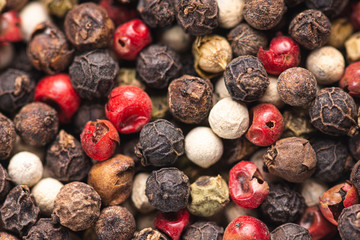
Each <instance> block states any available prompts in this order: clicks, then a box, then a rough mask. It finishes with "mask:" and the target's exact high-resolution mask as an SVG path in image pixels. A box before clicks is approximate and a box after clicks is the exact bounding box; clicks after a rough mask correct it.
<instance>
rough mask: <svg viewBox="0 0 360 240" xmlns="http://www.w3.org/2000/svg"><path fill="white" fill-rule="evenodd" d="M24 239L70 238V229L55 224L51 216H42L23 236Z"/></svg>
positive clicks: (53, 239)
mask: <svg viewBox="0 0 360 240" xmlns="http://www.w3.org/2000/svg"><path fill="white" fill-rule="evenodd" d="M23 239H24V240H68V239H69V230H67V229H66V228H64V227H63V226H61V225H60V224H54V223H53V222H52V219H51V218H41V219H40V220H39V221H38V222H37V223H36V224H35V225H34V226H33V227H32V228H31V229H30V231H29V233H28V234H27V235H26V236H25V237H24V238H23Z"/></svg>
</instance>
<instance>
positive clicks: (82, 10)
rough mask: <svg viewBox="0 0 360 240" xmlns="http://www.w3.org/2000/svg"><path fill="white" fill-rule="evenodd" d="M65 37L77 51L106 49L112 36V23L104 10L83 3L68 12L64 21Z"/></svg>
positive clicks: (92, 4) (94, 5) (95, 5)
mask: <svg viewBox="0 0 360 240" xmlns="http://www.w3.org/2000/svg"><path fill="white" fill-rule="evenodd" d="M64 29H65V34H66V37H67V38H68V39H69V41H70V42H71V43H72V44H73V45H74V47H75V48H76V49H77V50H79V51H86V50H92V49H97V48H106V47H107V46H109V43H110V41H111V39H112V36H113V34H114V23H113V21H112V20H111V19H110V18H109V16H108V14H107V12H106V10H105V9H104V8H102V7H100V6H99V5H97V4H95V3H91V2H90V3H83V4H80V5H78V6H76V7H74V8H73V9H72V10H70V11H69V12H68V13H67V14H66V16H65V20H64Z"/></svg>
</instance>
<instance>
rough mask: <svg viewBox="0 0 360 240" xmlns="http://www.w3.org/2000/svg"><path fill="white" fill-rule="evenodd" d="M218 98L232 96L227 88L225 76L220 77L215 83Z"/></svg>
mask: <svg viewBox="0 0 360 240" xmlns="http://www.w3.org/2000/svg"><path fill="white" fill-rule="evenodd" d="M214 95H216V96H217V98H218V100H221V99H223V98H226V97H230V93H229V91H228V90H227V88H226V85H225V80H224V76H222V77H220V78H219V79H218V80H217V82H216V83H215V94H214Z"/></svg>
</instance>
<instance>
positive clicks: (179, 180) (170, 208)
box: [145, 168, 190, 212]
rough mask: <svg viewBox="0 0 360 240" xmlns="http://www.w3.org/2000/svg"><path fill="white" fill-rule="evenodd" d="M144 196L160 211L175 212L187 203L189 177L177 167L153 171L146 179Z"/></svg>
mask: <svg viewBox="0 0 360 240" xmlns="http://www.w3.org/2000/svg"><path fill="white" fill-rule="evenodd" d="M145 193H146V196H147V197H148V199H149V202H150V204H151V205H152V206H154V207H155V208H156V209H158V210H160V211H162V212H176V211H178V210H180V209H182V208H184V207H186V205H187V203H188V198H189V194H190V183H189V178H188V177H187V176H186V175H185V174H184V173H183V172H182V171H180V170H179V169H177V168H162V169H160V170H157V171H153V172H152V173H151V175H150V177H149V178H148V180H147V181H146V189H145Z"/></svg>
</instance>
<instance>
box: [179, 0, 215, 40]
mask: <svg viewBox="0 0 360 240" xmlns="http://www.w3.org/2000/svg"><path fill="white" fill-rule="evenodd" d="M174 5H175V11H176V13H177V14H176V19H177V22H178V24H179V25H180V26H181V27H182V28H183V29H184V30H185V32H187V33H189V34H191V35H195V36H202V35H206V34H210V33H211V32H212V31H213V30H214V29H215V28H217V27H218V26H219V8H218V5H217V3H216V0H175V2H174Z"/></svg>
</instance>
